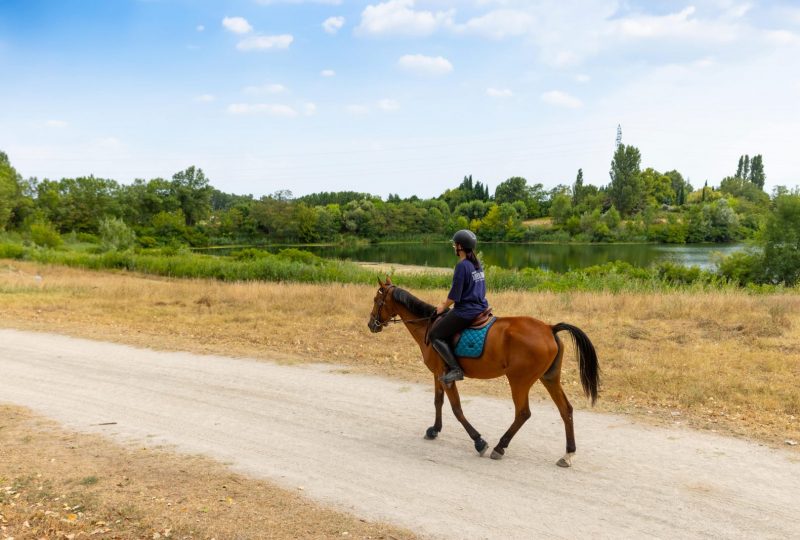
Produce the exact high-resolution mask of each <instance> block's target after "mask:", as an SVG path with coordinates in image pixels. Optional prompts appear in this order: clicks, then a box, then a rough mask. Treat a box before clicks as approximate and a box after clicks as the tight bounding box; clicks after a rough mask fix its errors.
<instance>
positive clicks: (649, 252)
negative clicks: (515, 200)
mask: <svg viewBox="0 0 800 540" xmlns="http://www.w3.org/2000/svg"><path fill="white" fill-rule="evenodd" d="M283 247H285V246H270V247H267V248H264V249H268V250H269V251H273V252H274V251H278V250H279V249H282V248H283ZM295 247H299V248H301V249H304V250H308V251H311V252H312V253H315V254H317V255H319V256H321V257H326V258H337V259H350V260H353V261H366V262H382V263H393V264H413V265H421V266H442V267H450V266H453V265H454V263H455V258H454V255H453V251H452V249H451V248H450V244H449V242H447V243H441V244H438V243H437V244H413V243H410V244H409V243H403V244H377V245H368V246H352V247H346V246H295ZM741 249H744V245H742V244H724V245H720V244H706V245H687V246H674V245H665V244H492V243H482V244H481V245H480V246H479V252H480V253H481V256H482V260H483V262H484V264H487V265H493V266H500V267H503V268H516V269H520V268H526V267H533V268H536V267H538V268H542V269H545V270H555V271H558V272H564V271H567V270H575V269H579V268H585V267H587V266H594V265H598V264H604V263H607V262H611V261H625V262H628V263H630V264H632V265H634V266H640V267H646V266H650V265H651V264H653V263H657V262H660V261H672V262H675V263H678V264H683V265H687V266H699V267H701V268H707V269H712V268H714V267H715V260H716V257H715V254H716V253H722V254H729V253H732V252H734V251H738V250H741ZM220 254H222V253H220Z"/></svg>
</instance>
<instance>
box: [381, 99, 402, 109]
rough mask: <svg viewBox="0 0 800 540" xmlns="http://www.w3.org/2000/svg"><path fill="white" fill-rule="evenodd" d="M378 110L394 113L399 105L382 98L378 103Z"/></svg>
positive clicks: (396, 102)
mask: <svg viewBox="0 0 800 540" xmlns="http://www.w3.org/2000/svg"><path fill="white" fill-rule="evenodd" d="M378 108H379V109H381V110H384V111H396V110H398V109H399V108H400V103H399V102H398V101H397V100H396V99H389V98H384V99H381V100H379V101H378Z"/></svg>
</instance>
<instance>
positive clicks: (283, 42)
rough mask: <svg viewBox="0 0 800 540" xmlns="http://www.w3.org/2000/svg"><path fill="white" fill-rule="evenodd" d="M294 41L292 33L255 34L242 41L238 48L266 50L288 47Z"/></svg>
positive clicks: (241, 49)
mask: <svg viewBox="0 0 800 540" xmlns="http://www.w3.org/2000/svg"><path fill="white" fill-rule="evenodd" d="M292 41H294V37H293V36H292V35H291V34H281V35H279V36H253V37H249V38H247V39H243V40H242V41H240V42H239V43H238V44H237V45H236V48H237V49H239V50H240V51H266V50H270V49H288V48H289V45H291V44H292Z"/></svg>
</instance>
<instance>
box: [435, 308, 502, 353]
mask: <svg viewBox="0 0 800 540" xmlns="http://www.w3.org/2000/svg"><path fill="white" fill-rule="evenodd" d="M496 320H497V317H495V316H494V315H493V314H492V308H487V309H486V310H485V311H483V312H481V314H480V315H478V316H477V317H475V318H474V319H473V320H472V324H471V325H470V326H469V327H468V328H466V329H465V330H464V331H462V332H457V333H456V334H454V335H453V337H452V338H451V340H450V347H451V348H452V349H453V353H454V354H455V355H456V356H460V357H463V358H478V357H479V356H481V355H482V354H483V346H484V344H485V343H486V334H487V333H488V332H489V328H491V327H492V324H494V322H495V321H496ZM437 323H438V320H437V321H436V322H434V323H433V326H436V324H437ZM428 333H430V329H429V330H428ZM425 342H426V343H428V336H427V335H426V336H425Z"/></svg>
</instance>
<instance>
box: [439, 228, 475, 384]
mask: <svg viewBox="0 0 800 540" xmlns="http://www.w3.org/2000/svg"><path fill="white" fill-rule="evenodd" d="M477 245H478V238H477V237H476V236H475V233H473V232H472V231H468V230H466V229H462V230H460V231H458V232H457V233H456V234H454V235H453V249H454V250H455V254H456V255H457V256H458V259H459V260H458V264H456V267H455V270H454V271H453V285H452V287H450V293H449V294H448V295H447V299H446V300H445V301H444V302H442V303H441V304H439V305H438V306H437V307H436V314H437V315H440V314H442V313H444V311H445V310H446V309H447V308H449V307H450V306H452V305H453V304H455V307H454V308H453V309H451V310H450V311H448V312H447V314H446V315H445V316H444V317H442V319H441V320H440V321H438V322H437V323H436V326H434V327H433V329H432V330H431V333H430V340H431V345H432V346H433V348H434V349H435V350H436V352H437V353H439V356H441V357H442V360H444V363H445V365H446V366H447V367H448V370H449V371H448V372H447V373H445V374H444V375H442V377H441V379H440V380H441V381H442V382H443V383H446V384H450V383H452V382H455V381H461V380H463V379H464V370H463V369H461V366H460V365H459V363H458V360H456V357H455V355H454V354H453V350H452V348H451V347H450V339H451V338H452V337H453V336H454V335H455V334H457V333H458V332H461V331H463V330H465V329H466V328H469V326H470V325H471V324H472V321H474V320H475V318H476V317H477V316H478V315H480V314H481V313H483V312H484V311H486V310H487V309H488V308H489V303H488V302H487V301H486V280H485V277H484V274H483V270H482V269H481V263H480V261H479V260H478V257H477V256H476V255H475V247H476V246H477Z"/></svg>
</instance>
